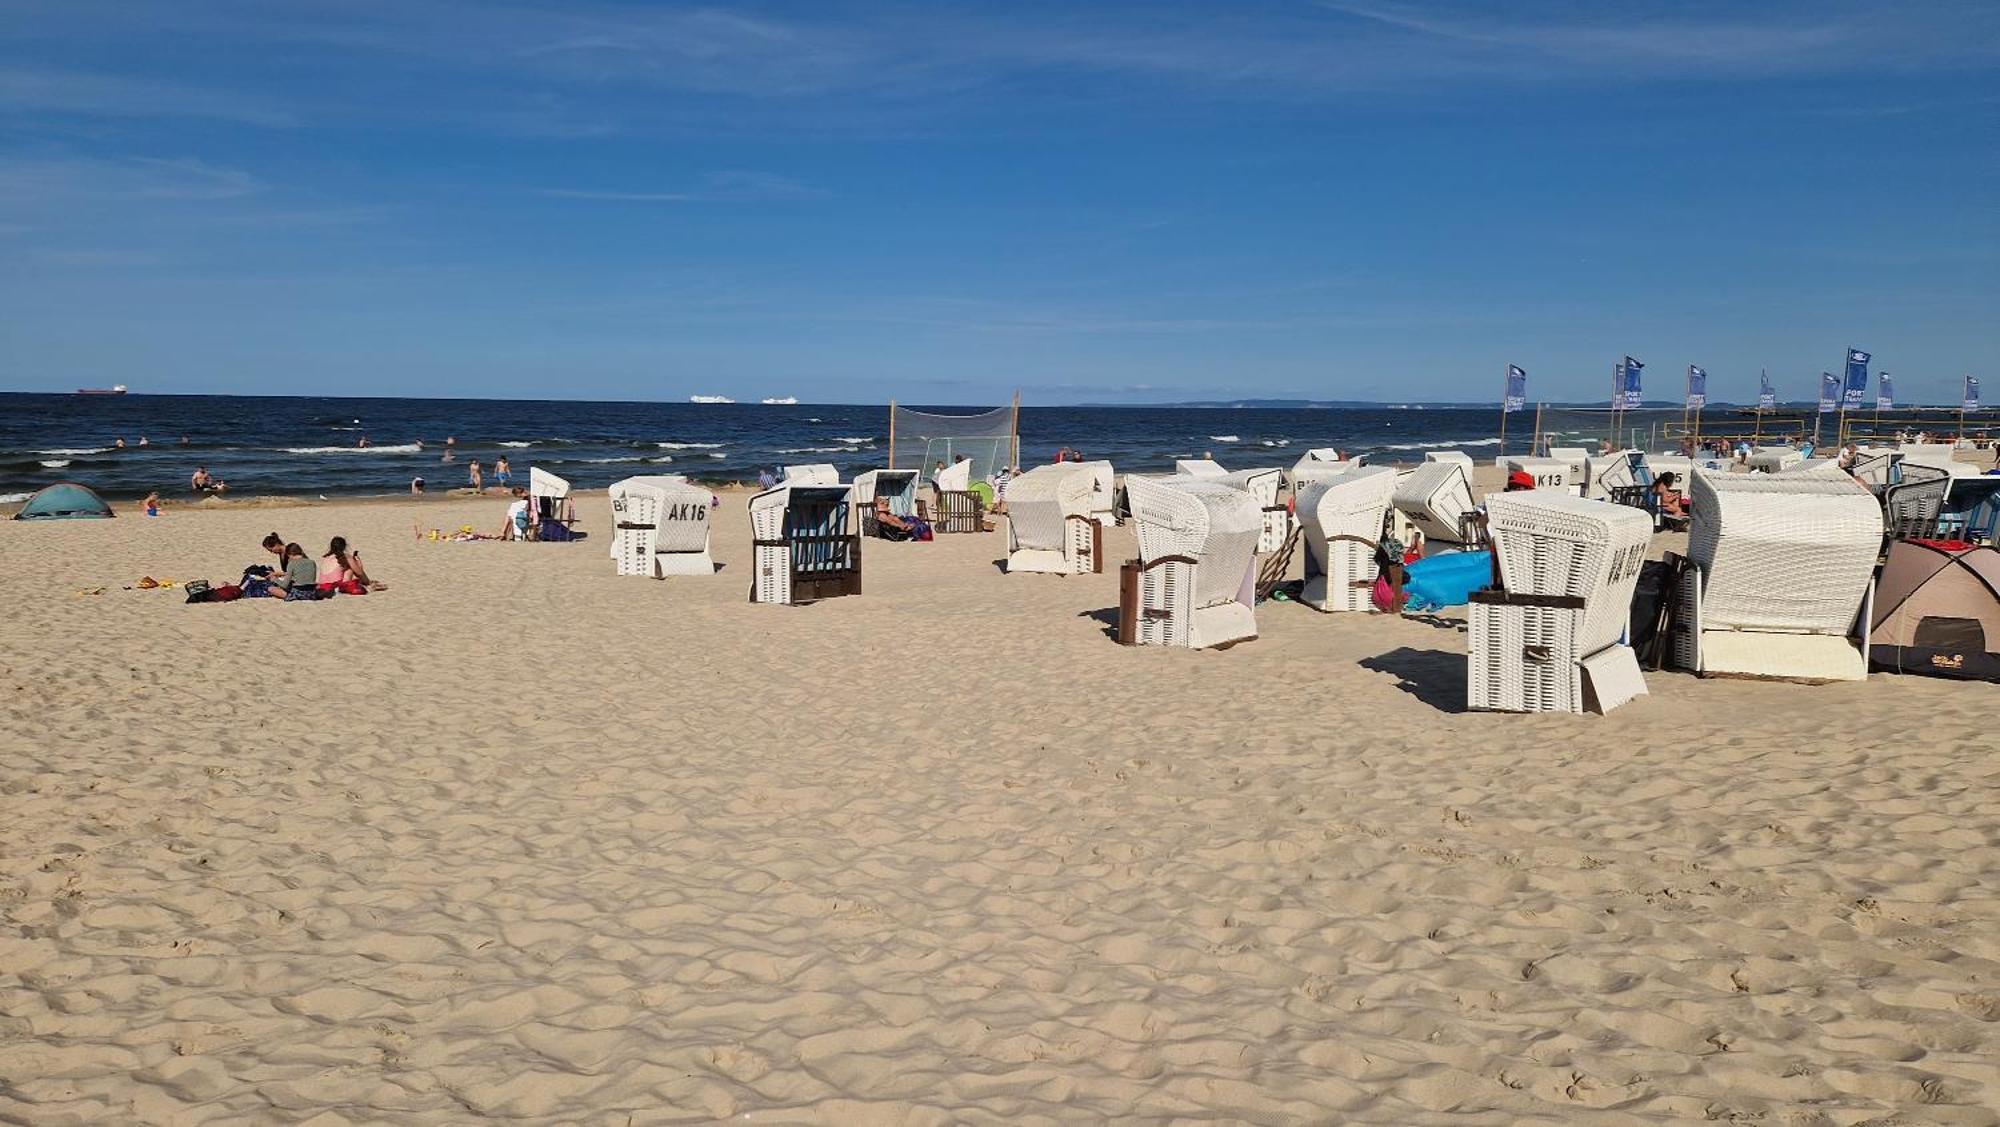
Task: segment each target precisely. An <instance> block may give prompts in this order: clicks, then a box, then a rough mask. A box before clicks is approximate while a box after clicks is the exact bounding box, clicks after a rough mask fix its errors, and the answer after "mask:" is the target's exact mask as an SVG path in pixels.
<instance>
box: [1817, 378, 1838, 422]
mask: <svg viewBox="0 0 2000 1127" xmlns="http://www.w3.org/2000/svg"><path fill="white" fill-rule="evenodd" d="M1838 406H1840V377H1839V376H1836V375H1834V374H1833V373H1832V372H1821V373H1820V374H1819V413H1820V414H1822V415H1824V414H1826V413H1827V412H1829V411H1831V410H1833V409H1834V408H1835V407H1838Z"/></svg>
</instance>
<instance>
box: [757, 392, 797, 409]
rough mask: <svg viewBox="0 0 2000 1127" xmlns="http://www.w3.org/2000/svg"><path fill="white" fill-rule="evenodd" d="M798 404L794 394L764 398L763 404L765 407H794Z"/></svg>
mask: <svg viewBox="0 0 2000 1127" xmlns="http://www.w3.org/2000/svg"><path fill="white" fill-rule="evenodd" d="M798 405H799V397H798V396H796V395H787V396H785V397H784V398H783V399H766V400H764V406H766V407H796V406H798Z"/></svg>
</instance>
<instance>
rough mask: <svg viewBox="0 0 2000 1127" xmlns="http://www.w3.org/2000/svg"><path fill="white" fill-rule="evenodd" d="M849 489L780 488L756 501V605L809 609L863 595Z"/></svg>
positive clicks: (752, 504)
mask: <svg viewBox="0 0 2000 1127" xmlns="http://www.w3.org/2000/svg"><path fill="white" fill-rule="evenodd" d="M853 495H854V490H853V487H852V486H849V485H780V486H779V487H777V488H776V489H769V490H766V491H764V492H762V493H759V494H757V495H756V496H754V497H752V498H750V533H751V536H752V537H753V539H752V541H751V544H752V547H753V550H754V555H755V557H756V568H757V571H756V576H755V577H754V579H753V580H752V581H751V584H750V601H751V602H753V603H780V604H788V605H803V604H805V603H811V602H816V601H818V600H820V599H831V598H834V597H836V596H840V595H859V594H860V593H861V537H860V536H859V535H858V534H857V533H856V532H855V531H854V526H853Z"/></svg>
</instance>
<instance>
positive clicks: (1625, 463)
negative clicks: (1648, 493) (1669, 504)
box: [1584, 450, 1648, 501]
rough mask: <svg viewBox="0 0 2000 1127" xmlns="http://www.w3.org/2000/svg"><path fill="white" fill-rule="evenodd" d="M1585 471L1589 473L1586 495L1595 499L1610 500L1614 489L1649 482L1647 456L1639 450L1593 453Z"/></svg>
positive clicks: (1586, 479)
mask: <svg viewBox="0 0 2000 1127" xmlns="http://www.w3.org/2000/svg"><path fill="white" fill-rule="evenodd" d="M1584 472H1585V473H1586V474H1588V475H1589V476H1588V477H1586V478H1585V481H1587V482H1588V483H1589V484H1588V485H1587V486H1586V488H1585V490H1584V496H1586V497H1589V498H1590V499H1591V500H1593V501H1603V500H1608V499H1609V498H1610V497H1611V495H1612V491H1613V490H1617V489H1626V488H1630V487H1632V486H1634V485H1645V484H1648V482H1647V480H1646V456H1645V455H1644V454H1641V453H1640V452H1639V451H1637V450H1614V451H1612V452H1611V453H1609V454H1595V455H1592V456H1591V458H1590V460H1589V462H1588V464H1587V465H1586V467H1585V469H1584Z"/></svg>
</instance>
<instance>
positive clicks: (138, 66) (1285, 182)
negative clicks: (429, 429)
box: [0, 0, 2000, 403]
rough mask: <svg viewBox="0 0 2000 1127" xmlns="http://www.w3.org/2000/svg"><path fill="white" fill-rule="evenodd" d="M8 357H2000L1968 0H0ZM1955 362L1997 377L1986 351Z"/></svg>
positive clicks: (1459, 384)
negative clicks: (1145, 0) (1753, 0)
mask: <svg viewBox="0 0 2000 1127" xmlns="http://www.w3.org/2000/svg"><path fill="white" fill-rule="evenodd" d="M0 23H4V27H5V30H4V31H0V261H5V262H6V263H7V264H8V267H7V269H6V270H5V271H4V272H0V301H4V303H5V305H6V308H7V313H6V315H5V316H4V317H0V389H7V390H41V389H50V390H64V389H68V388H70V387H74V386H78V385H81V384H92V385H94V384H101V383H111V382H122V383H127V384H130V385H132V386H133V387H134V389H135V390H147V391H189V392H276V393H300V394H305V393H351V394H412V395H482V394H490V395H496V396H510V397H518V396H536V395H547V396H550V397H562V398H569V397H574V398H645V399H679V398H684V397H685V396H687V395H689V394H692V393H723V394H730V395H735V396H738V397H743V398H754V397H757V396H762V395H781V394H794V395H797V396H799V397H800V398H801V399H806V400H809V401H846V402H879V401H881V400H883V399H887V398H891V397H894V398H899V399H902V400H905V401H924V402H947V403H980V402H999V401H1002V400H1004V399H1005V398H1006V396H1007V395H1008V394H1009V393H1010V392H1011V391H1012V390H1013V389H1015V388H1017V387H1018V388H1019V389H1020V390H1021V392H1022V395H1023V400H1024V402H1028V403H1065V402H1078V401H1096V402H1107V401H1131V402H1144V401H1167V400H1175V399H1187V398H1209V397H1233V396H1282V397H1317V398H1350V399H1370V400H1383V401H1400V400H1406V399H1470V400H1480V399H1491V398H1495V397H1497V395H1498V393H1499V383H1500V378H1501V372H1502V370H1503V368H1504V365H1505V364H1507V363H1508V362H1514V363H1519V364H1521V365H1523V366H1525V367H1526V368H1527V369H1528V370H1529V371H1530V373H1531V376H1532V380H1533V386H1532V389H1531V390H1532V393H1533V395H1534V397H1536V398H1567V397H1578V398H1581V397H1590V396H1596V395H1599V394H1601V393H1602V392H1603V390H1604V389H1605V387H1606V384H1607V382H1608V372H1609V368H1610V365H1611V364H1612V363H1613V362H1614V361H1616V360H1617V358H1618V357H1619V356H1620V355H1622V354H1624V353H1631V354H1633V355H1635V356H1638V357H1640V358H1641V359H1643V360H1645V361H1646V362H1647V366H1648V367H1647V372H1648V377H1649V384H1650V386H1649V389H1648V390H1649V391H1650V392H1651V393H1652V394H1654V395H1657V396H1662V397H1664V396H1667V395H1670V394H1672V393H1673V391H1674V389H1675V387H1676V386H1677V384H1678V379H1679V375H1678V373H1679V372H1681V371H1683V370H1684V369H1685V367H1686V365H1687V364H1689V363H1699V364H1702V365H1704V366H1705V367H1706V368H1707V369H1708V371H1709V372H1710V379H1711V394H1712V395H1714V396H1715V397H1717V398H1733V399H1738V400H1743V399H1748V398H1750V397H1751V396H1753V395H1754V394H1755V390H1756V378H1757V371H1758V369H1759V368H1760V367H1768V368H1769V369H1770V371H1771V373H1772V376H1773V379H1774V382H1776V383H1777V385H1778V388H1779V391H1780V392H1781V393H1782V394H1784V395H1786V396H1787V397H1794V398H1806V397H1809V396H1810V395H1812V394H1813V391H1814V380H1815V378H1816V376H1817V373H1818V372H1819V371H1820V370H1821V369H1832V368H1835V367H1836V366H1837V364H1838V363H1839V361H1840V358H1841V355H1842V350H1843V349H1844V348H1845V347H1846V346H1848V345H1850V344H1852V345H1855V346H1857V347H1861V348H1864V349H1870V350H1872V351H1873V352H1874V353H1875V355H1876V363H1877V366H1878V368H1885V369H1887V370H1889V371H1891V372H1893V373H1894V374H1895V375H1896V377H1897V389H1898V394H1899V397H1901V398H1904V399H1910V400H1918V401H1931V402H1943V401H1947V400H1951V399H1953V398H1954V397H1955V396H1956V393H1957V388H1958V380H1959V377H1960V375H1961V374H1963V373H1971V374H1975V375H1987V376H1993V375H2000V372H1996V370H1995V369H1996V368H2000V365H1996V360H2000V4H1995V3H1992V2H1991V0H1966V2H1951V0H1946V2H1939V3H1914V4H1894V5H1891V4H1857V3H1848V2H1843V0H1821V2H1795V0H1774V2H1771V3H1765V4H1758V5H1746V4H1738V3H1724V4H1714V3H1700V2H1694V3H1657V4H1638V3H1632V4H1609V3H1589V2H1585V0H1573V2H1570V3H1507V4H1501V3H1485V4H1473V3H1429V2H1419V3H1396V2H1389V0H1383V2H1375V0H1368V2H1361V3H1349V2H1346V0H1330V2H1322V3H1257V2H1245V3H1237V4H1199V5H1198V4H1186V3H1151V4H1130V5H1124V4H1109V3H1106V4H1088V5H1083V4H1073V3H1072V4H1055V3H1049V4H1044V3H994V4H984V5H969V4H946V3H941V2H939V3H923V2H912V3H907V4H889V3H853V4H849V3H821V4H801V3H792V4H773V5H760V6H721V5H715V6H683V5H670V4H636V3H635V4H617V3H588V2H583V3H553V2H552V3H546V4H534V3H505V2H499V3H481V2H473V0H465V2H431V0H400V2H377V0H343V2H341V3H338V4H328V3H304V2H300V3H286V2H276V0H257V2H243V3H199V2H192V3H183V4H150V3H136V2H135V3H126V4H100V3H94V2H92V0H69V2H49V3H27V4H23V3H9V4H7V5H6V8H5V17H4V20H3V21H0ZM1989 386H1991V383H1990V381H1989Z"/></svg>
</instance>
